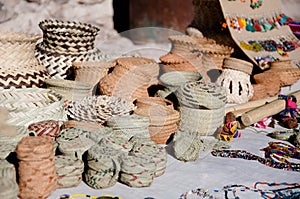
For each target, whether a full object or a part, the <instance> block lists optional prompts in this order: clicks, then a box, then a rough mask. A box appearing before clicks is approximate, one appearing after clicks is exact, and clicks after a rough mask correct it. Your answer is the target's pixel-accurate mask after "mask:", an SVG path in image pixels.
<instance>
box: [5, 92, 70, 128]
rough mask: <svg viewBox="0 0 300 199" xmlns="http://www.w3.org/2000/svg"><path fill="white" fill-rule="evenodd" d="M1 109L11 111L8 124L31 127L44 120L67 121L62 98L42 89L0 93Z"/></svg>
mask: <svg viewBox="0 0 300 199" xmlns="http://www.w3.org/2000/svg"><path fill="white" fill-rule="evenodd" d="M0 101H1V107H4V108H6V109H8V110H9V115H8V119H7V121H6V122H7V123H8V124H11V125H14V126H26V127H27V126H29V125H30V124H32V123H37V122H40V121H44V120H60V121H63V120H66V116H65V114H64V112H63V98H62V96H60V95H58V94H56V93H54V92H52V91H50V90H49V89H42V88H24V89H23V88H22V89H5V90H3V91H0Z"/></svg>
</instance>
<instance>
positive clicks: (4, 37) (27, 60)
mask: <svg viewBox="0 0 300 199" xmlns="http://www.w3.org/2000/svg"><path fill="white" fill-rule="evenodd" d="M40 38H41V35H33V34H27V33H22V32H1V34H0V52H1V53H0V66H1V67H4V66H7V67H17V68H22V67H24V66H31V65H36V64H37V60H36V59H35V57H34V48H35V43H36V42H37V41H38V39H40Z"/></svg>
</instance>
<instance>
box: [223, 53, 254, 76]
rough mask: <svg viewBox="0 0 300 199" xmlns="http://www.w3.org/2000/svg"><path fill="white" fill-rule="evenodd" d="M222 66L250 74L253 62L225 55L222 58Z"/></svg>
mask: <svg viewBox="0 0 300 199" xmlns="http://www.w3.org/2000/svg"><path fill="white" fill-rule="evenodd" d="M222 68H229V69H234V70H238V71H242V72H244V73H246V74H248V75H251V74H252V69H253V64H252V63H251V62H248V61H244V60H242V59H237V58H233V57H227V58H225V59H224V63H223V66H222Z"/></svg>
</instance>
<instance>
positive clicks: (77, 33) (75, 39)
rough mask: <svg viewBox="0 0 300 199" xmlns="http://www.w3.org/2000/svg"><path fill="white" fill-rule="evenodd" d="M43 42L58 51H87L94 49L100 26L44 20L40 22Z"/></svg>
mask: <svg viewBox="0 0 300 199" xmlns="http://www.w3.org/2000/svg"><path fill="white" fill-rule="evenodd" d="M39 27H40V28H41V30H42V31H43V44H44V45H45V47H47V48H48V49H53V50H55V52H58V53H66V52H82V51H83V52H85V51H89V50H92V49H94V41H95V38H96V36H97V34H98V31H99V28H97V27H95V26H93V25H91V24H86V23H81V22H75V21H59V20H44V21H41V22H40V23H39Z"/></svg>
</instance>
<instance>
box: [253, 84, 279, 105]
mask: <svg viewBox="0 0 300 199" xmlns="http://www.w3.org/2000/svg"><path fill="white" fill-rule="evenodd" d="M252 86H253V90H254V93H253V97H252V98H251V100H252V101H255V100H259V99H264V98H266V97H272V96H275V95H278V94H279V93H280V86H279V84H278V83H277V82H275V83H272V82H268V83H267V84H252Z"/></svg>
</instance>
